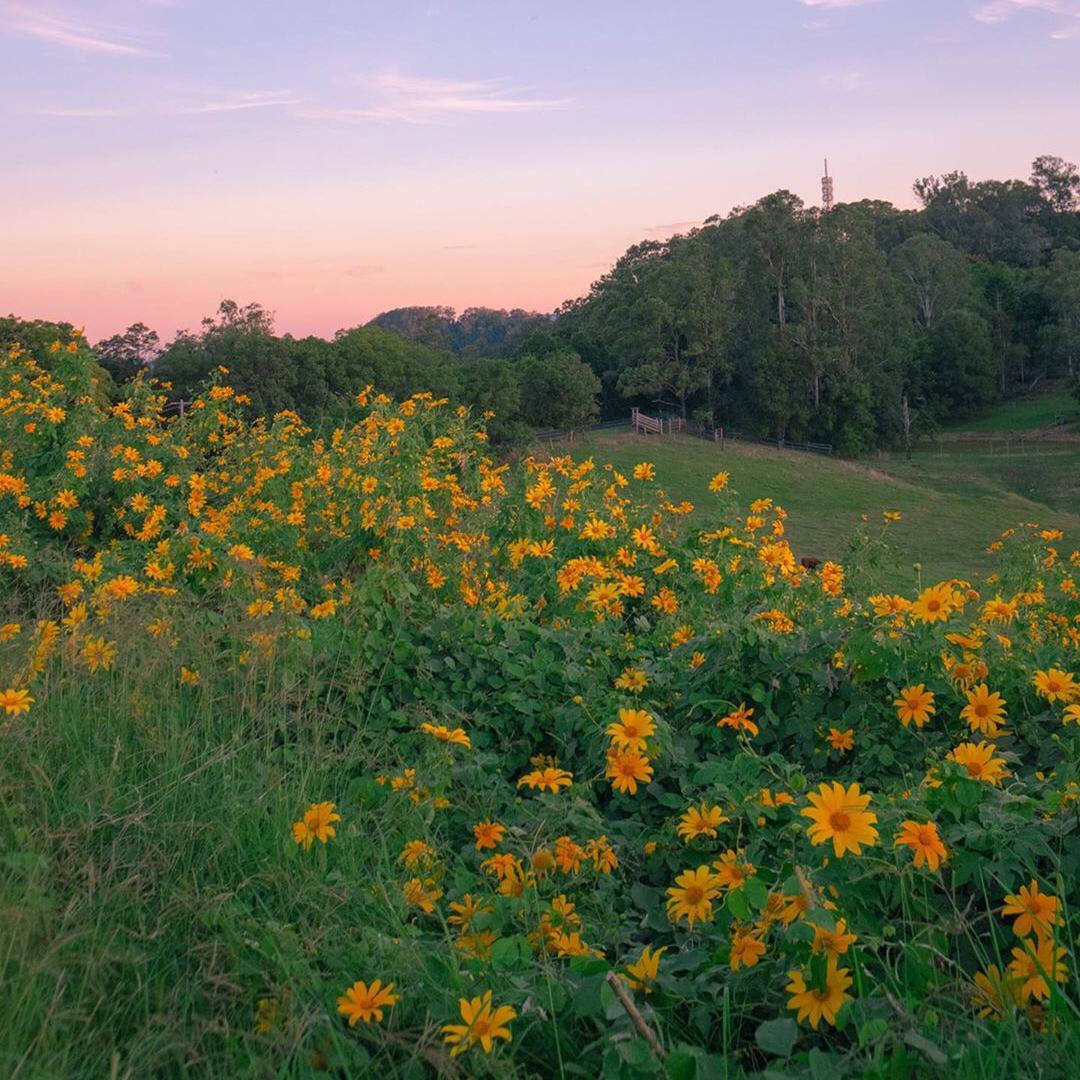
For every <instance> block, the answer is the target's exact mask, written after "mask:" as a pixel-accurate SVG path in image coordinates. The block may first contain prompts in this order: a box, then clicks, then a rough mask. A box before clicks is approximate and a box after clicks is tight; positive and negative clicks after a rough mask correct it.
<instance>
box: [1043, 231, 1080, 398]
mask: <svg viewBox="0 0 1080 1080" xmlns="http://www.w3.org/2000/svg"><path fill="white" fill-rule="evenodd" d="M1042 289H1043V293H1044V294H1045V296H1046V298H1047V300H1048V301H1049V304H1050V318H1049V319H1048V320H1047V322H1046V323H1045V324H1044V326H1043V334H1042V338H1043V344H1044V346H1045V353H1046V355H1047V356H1048V358H1049V359H1050V360H1051V362H1052V364H1053V365H1054V367H1055V368H1056V369H1057V370H1058V371H1063V373H1064V374H1066V375H1067V376H1068V377H1069V378H1070V379H1074V380H1080V252H1077V251H1057V252H1055V253H1054V257H1053V258H1052V259H1051V260H1050V264H1049V266H1047V267H1046V269H1045V270H1044V271H1043V272H1042ZM1077 385H1078V386H1080V382H1078V383H1077Z"/></svg>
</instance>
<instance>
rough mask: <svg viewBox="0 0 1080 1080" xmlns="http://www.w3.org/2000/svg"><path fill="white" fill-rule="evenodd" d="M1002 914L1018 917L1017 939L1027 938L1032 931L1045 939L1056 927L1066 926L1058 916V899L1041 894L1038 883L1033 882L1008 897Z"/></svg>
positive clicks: (1015, 925) (1015, 930)
mask: <svg viewBox="0 0 1080 1080" xmlns="http://www.w3.org/2000/svg"><path fill="white" fill-rule="evenodd" d="M1001 914H1002V915H1004V916H1006V917H1007V916H1009V915H1015V916H1016V922H1014V923H1013V932H1014V933H1015V934H1016V936H1017V937H1026V936H1027V935H1028V934H1030V933H1032V931H1034V932H1035V933H1036V934H1038V935H1039V936H1040V937H1045V936H1047V935H1049V934H1051V933H1053V928H1054V927H1055V926H1064V925H1065V920H1064V919H1063V918H1062V917H1061V915H1060V914H1058V898H1057V897H1056V896H1053V895H1051V894H1050V893H1043V892H1039V883H1038V882H1037V881H1032V883H1031V885H1030V886H1028V885H1021V886H1020V891H1019V892H1018V893H1017V894H1016V895H1013V896H1006V897H1005V906H1004V907H1003V908H1002V909H1001Z"/></svg>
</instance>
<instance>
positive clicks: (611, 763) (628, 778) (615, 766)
mask: <svg viewBox="0 0 1080 1080" xmlns="http://www.w3.org/2000/svg"><path fill="white" fill-rule="evenodd" d="M605 775H606V776H607V778H608V779H609V780H610V781H611V786H612V787H613V788H614V789H615V790H616V791H621V792H625V793H626V794H628V795H636V794H637V786H638V782H639V781H640V782H641V783H643V784H647V783H648V782H649V781H650V780H651V779H652V775H653V769H652V766H651V765H650V764H649V759H648V758H647V757H645V755H644V754H641V753H639V752H638V751H637V750H614V749H613V750H611V751H610V752H609V753H608V759H607V771H606V773H605Z"/></svg>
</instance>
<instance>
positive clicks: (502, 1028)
mask: <svg viewBox="0 0 1080 1080" xmlns="http://www.w3.org/2000/svg"><path fill="white" fill-rule="evenodd" d="M458 1008H459V1009H460V1010H461V1019H462V1020H464V1021H465V1022H464V1023H463V1024H444V1025H443V1029H442V1034H443V1041H444V1042H445V1043H447V1044H448V1045H449V1046H452V1047H453V1050H451V1051H450V1056H451V1057H457V1055H458V1054H463V1053H464V1052H465V1051H466V1050H468V1049H469V1048H470V1047H472V1046H475V1045H476V1044H477V1043H479V1044H480V1046H481V1047H482V1049H483V1051H484V1053H485V1054H490V1053H491V1051H492V1049H493V1047H494V1040H495V1039H505V1040H506V1041H507V1042H510V1040H511V1037H512V1036H511V1034H510V1029H509V1028H508V1027H507V1024H509V1023H510V1021H511V1020H513V1019H515V1018H516V1017H517V1012H516V1011H515V1010H514V1009H513V1008H511V1007H510V1006H509V1005H498V1006H494V1007H493V1006H492V1000H491V991H490V990H488V991H485V993H484V995H483V996H482V997H475V998H472V999H471V1000H469V999H466V998H461V999H459V1001H458Z"/></svg>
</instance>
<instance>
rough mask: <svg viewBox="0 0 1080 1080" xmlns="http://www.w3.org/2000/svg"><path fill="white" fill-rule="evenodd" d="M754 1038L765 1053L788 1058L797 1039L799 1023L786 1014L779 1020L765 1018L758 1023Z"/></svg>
mask: <svg viewBox="0 0 1080 1080" xmlns="http://www.w3.org/2000/svg"><path fill="white" fill-rule="evenodd" d="M754 1039H755V1040H756V1041H757V1044H758V1046H760V1047H761V1049H762V1050H764V1051H765V1053H767V1054H772V1055H774V1056H775V1057H782V1058H789V1057H791V1051H792V1050H794V1049H795V1043H796V1042H798V1039H799V1025H798V1024H796V1023H795V1021H794V1020H792V1019H791V1018H790V1017H786V1016H785V1017H782V1018H781V1019H779V1020H766V1021H765V1022H764V1023H762V1024H758V1029H757V1031H755V1032H754Z"/></svg>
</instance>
